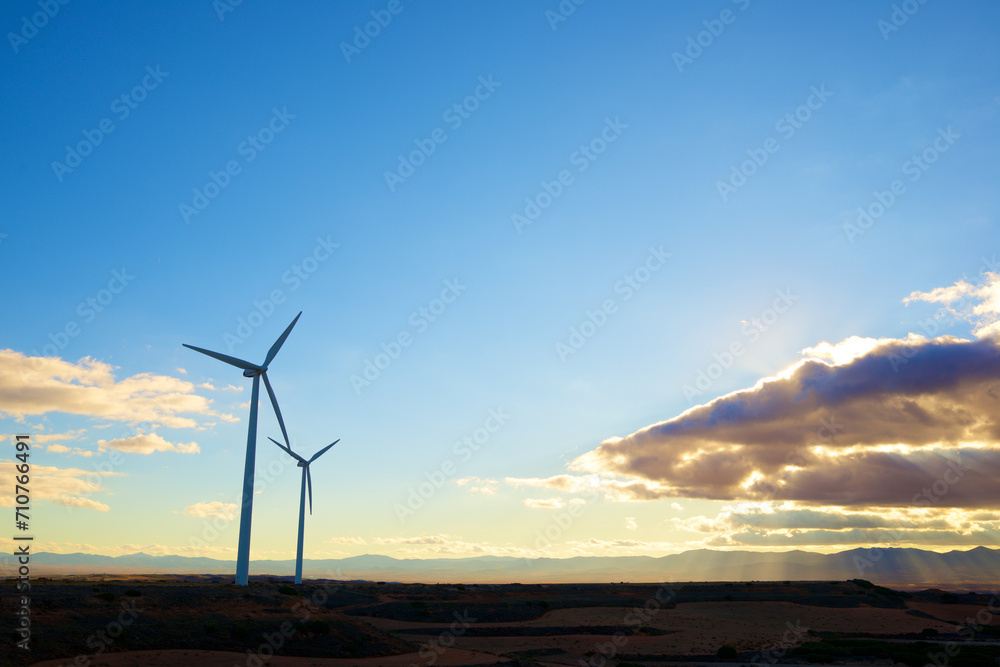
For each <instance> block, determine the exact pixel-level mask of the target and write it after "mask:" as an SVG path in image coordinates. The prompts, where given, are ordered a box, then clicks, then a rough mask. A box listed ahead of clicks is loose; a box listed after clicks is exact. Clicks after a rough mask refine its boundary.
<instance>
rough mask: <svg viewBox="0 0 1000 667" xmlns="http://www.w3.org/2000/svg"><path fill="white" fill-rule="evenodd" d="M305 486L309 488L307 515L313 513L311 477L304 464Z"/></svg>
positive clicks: (307, 466) (307, 467)
mask: <svg viewBox="0 0 1000 667" xmlns="http://www.w3.org/2000/svg"><path fill="white" fill-rule="evenodd" d="M306 486H308V487H309V514H310V515H312V513H313V476H312V473H311V472H309V465H308V464H306Z"/></svg>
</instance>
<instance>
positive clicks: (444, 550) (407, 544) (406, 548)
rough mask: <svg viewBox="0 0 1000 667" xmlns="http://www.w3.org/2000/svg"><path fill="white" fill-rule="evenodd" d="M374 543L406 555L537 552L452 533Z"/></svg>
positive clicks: (522, 555)
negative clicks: (472, 539) (464, 538)
mask: <svg viewBox="0 0 1000 667" xmlns="http://www.w3.org/2000/svg"><path fill="white" fill-rule="evenodd" d="M372 543H374V544H380V545H387V546H394V547H396V549H392V550H391V551H393V552H394V553H396V554H397V555H400V556H404V557H424V558H426V557H434V556H468V557H474V556H513V557H517V558H527V557H533V556H535V555H536V552H534V551H531V550H528V549H524V548H521V547H515V546H510V545H504V546H499V545H495V544H490V543H489V542H466V541H465V540H463V539H461V538H459V537H455V536H452V535H446V534H443V533H442V534H438V535H422V536H416V537H376V538H374V539H372Z"/></svg>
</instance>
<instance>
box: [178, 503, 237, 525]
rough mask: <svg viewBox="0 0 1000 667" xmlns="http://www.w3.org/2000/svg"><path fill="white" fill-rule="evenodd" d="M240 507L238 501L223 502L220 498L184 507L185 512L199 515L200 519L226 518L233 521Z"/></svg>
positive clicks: (188, 514) (190, 514) (194, 515)
mask: <svg viewBox="0 0 1000 667" xmlns="http://www.w3.org/2000/svg"><path fill="white" fill-rule="evenodd" d="M239 508H240V506H239V505H237V504H236V503H223V502H219V501H218V500H213V501H210V502H202V503H195V504H194V505H188V506H187V507H185V508H184V514H186V515H187V516H193V517H197V518H199V519H225V520H227V521H232V520H233V519H235V518H236V511H237V510H238V509H239Z"/></svg>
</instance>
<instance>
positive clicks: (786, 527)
mask: <svg viewBox="0 0 1000 667" xmlns="http://www.w3.org/2000/svg"><path fill="white" fill-rule="evenodd" d="M671 522H672V523H673V525H674V528H676V529H678V530H681V531H686V532H691V533H701V534H704V535H705V538H704V539H703V541H702V542H701V545H700V546H703V547H721V546H728V547H738V546H757V547H762V546H771V547H777V546H785V547H808V546H811V547H832V546H838V547H845V548H847V547H852V546H857V545H871V544H892V545H894V546H924V547H926V546H927V545H935V546H940V545H949V546H962V545H970V544H991V543H994V541H995V540H996V539H997V538H998V537H1000V514H998V513H994V512H978V511H974V510H973V511H968V510H963V509H956V508H912V507H910V508H879V509H878V510H877V511H876V510H860V511H855V510H845V509H844V508H833V507H830V508H810V507H802V506H797V505H795V504H794V503H782V504H780V505H774V504H772V503H740V504H739V505H735V506H727V507H725V508H723V509H722V510H721V511H720V512H719V514H718V515H717V516H715V517H706V516H696V517H690V518H687V519H678V518H674V519H672V520H671Z"/></svg>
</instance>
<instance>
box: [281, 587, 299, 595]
mask: <svg viewBox="0 0 1000 667" xmlns="http://www.w3.org/2000/svg"><path fill="white" fill-rule="evenodd" d="M278 592H279V593H281V594H282V595H298V594H299V592H298V590H296V588H295V587H294V586H278Z"/></svg>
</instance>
